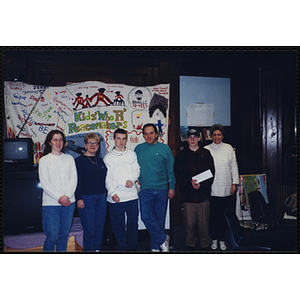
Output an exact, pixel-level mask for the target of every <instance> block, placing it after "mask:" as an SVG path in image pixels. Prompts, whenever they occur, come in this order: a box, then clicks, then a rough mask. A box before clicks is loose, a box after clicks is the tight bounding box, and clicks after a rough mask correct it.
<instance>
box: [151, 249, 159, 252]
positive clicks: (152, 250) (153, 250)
mask: <svg viewBox="0 0 300 300" xmlns="http://www.w3.org/2000/svg"><path fill="white" fill-rule="evenodd" d="M151 252H160V251H159V250H158V249H151Z"/></svg>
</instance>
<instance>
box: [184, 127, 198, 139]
mask: <svg viewBox="0 0 300 300" xmlns="http://www.w3.org/2000/svg"><path fill="white" fill-rule="evenodd" d="M191 135H195V136H196V137H199V136H200V134H199V132H198V130H196V129H194V128H191V129H189V130H188V132H187V134H186V137H187V138H188V137H189V136H191Z"/></svg>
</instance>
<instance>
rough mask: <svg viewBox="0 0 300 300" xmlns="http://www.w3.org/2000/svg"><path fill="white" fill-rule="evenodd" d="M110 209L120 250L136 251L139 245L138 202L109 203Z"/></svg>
mask: <svg viewBox="0 0 300 300" xmlns="http://www.w3.org/2000/svg"><path fill="white" fill-rule="evenodd" d="M108 208H109V215H110V219H111V225H112V228H113V232H114V235H115V238H116V241H117V243H118V250H119V251H122V250H128V249H135V248H136V246H137V244H138V239H137V235H138V214H139V210H138V200H137V199H135V200H130V201H126V202H120V203H108ZM125 215H126V217H127V220H126V222H125Z"/></svg>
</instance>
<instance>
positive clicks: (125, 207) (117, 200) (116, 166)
mask: <svg viewBox="0 0 300 300" xmlns="http://www.w3.org/2000/svg"><path fill="white" fill-rule="evenodd" d="M143 136H144V139H145V143H142V144H139V145H137V146H136V148H135V150H134V151H133V150H130V149H128V148H127V147H126V143H127V140H128V135H127V132H126V131H125V130H123V129H117V130H115V132H114V138H113V140H114V143H115V145H114V148H113V149H112V150H111V151H110V152H109V153H107V154H106V155H105V157H104V158H103V159H101V158H100V157H99V155H98V154H97V153H98V150H99V145H100V136H99V135H97V134H95V133H89V134H87V135H86V136H85V137H84V144H85V149H86V151H85V153H84V154H83V155H81V156H79V157H77V158H76V159H75V160H74V159H73V157H72V156H71V155H69V154H65V153H63V148H64V146H65V144H66V140H65V136H64V134H63V132H61V131H59V130H53V131H51V132H49V133H48V135H47V137H46V140H45V146H44V152H43V156H42V158H41V159H40V161H39V178H40V183H41V186H42V188H43V202H42V214H43V216H42V217H43V218H42V222H43V230H44V233H45V235H46V239H45V242H44V247H43V250H44V251H54V250H55V249H56V251H66V249H67V241H68V234H69V231H70V228H71V226H72V219H73V214H74V209H75V202H76V203H77V207H78V211H79V216H80V220H81V224H82V227H83V232H84V233H83V243H84V250H85V251H93V252H97V251H100V248H101V245H102V239H103V230H104V224H105V219H106V213H107V208H108V211H109V215H110V219H111V224H112V228H113V232H114V236H115V239H116V241H117V243H118V250H120V251H130V250H135V249H136V247H137V244H138V238H137V235H138V215H139V208H140V213H141V220H142V221H143V222H144V224H145V226H146V228H147V230H148V232H149V234H150V236H151V250H152V251H155V252H157V251H164V252H166V251H169V236H167V235H166V234H165V218H166V211H167V204H168V199H171V198H173V197H174V196H175V181H176V180H175V175H174V172H173V165H174V157H173V154H172V152H171V149H170V148H169V146H168V145H166V144H162V143H159V142H158V141H157V140H158V130H157V127H156V126H155V125H154V124H152V123H149V124H146V125H144V127H143ZM137 180H138V181H139V184H140V191H139V193H138V189H137V184H136V182H137ZM107 203H108V204H107ZM139 205H140V207H139Z"/></svg>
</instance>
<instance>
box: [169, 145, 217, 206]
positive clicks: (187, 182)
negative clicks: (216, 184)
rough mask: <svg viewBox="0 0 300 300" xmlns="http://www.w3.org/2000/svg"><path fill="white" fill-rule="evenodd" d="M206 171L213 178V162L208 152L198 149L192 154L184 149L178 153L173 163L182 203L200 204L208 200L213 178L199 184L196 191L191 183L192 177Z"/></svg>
mask: <svg viewBox="0 0 300 300" xmlns="http://www.w3.org/2000/svg"><path fill="white" fill-rule="evenodd" d="M208 169H210V170H211V172H212V174H213V176H214V174H215V167H214V161H213V158H212V156H211V154H210V152H209V150H207V149H203V148H201V147H200V148H199V149H198V150H197V151H195V152H194V151H192V150H191V149H190V148H189V147H186V148H185V149H183V150H181V151H180V152H179V153H178V155H177V156H176V159H175V163H174V172H175V176H176V184H177V185H178V187H179V190H180V199H181V201H182V202H190V203H200V202H202V201H204V200H209V199H210V194H211V185H212V184H213V180H214V177H212V178H210V179H207V180H205V181H203V182H201V183H200V188H199V189H198V190H196V189H194V188H193V187H192V183H191V181H192V177H193V176H195V175H197V174H199V173H202V172H204V171H206V170H208Z"/></svg>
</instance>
